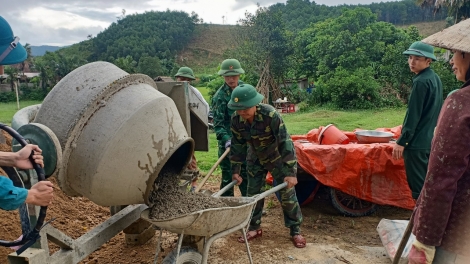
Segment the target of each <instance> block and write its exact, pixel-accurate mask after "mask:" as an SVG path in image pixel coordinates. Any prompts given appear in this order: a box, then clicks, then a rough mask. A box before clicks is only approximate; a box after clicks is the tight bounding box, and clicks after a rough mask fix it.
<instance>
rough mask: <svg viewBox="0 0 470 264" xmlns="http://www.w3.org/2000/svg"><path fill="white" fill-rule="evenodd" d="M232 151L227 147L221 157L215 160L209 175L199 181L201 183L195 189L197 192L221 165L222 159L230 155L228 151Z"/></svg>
mask: <svg viewBox="0 0 470 264" xmlns="http://www.w3.org/2000/svg"><path fill="white" fill-rule="evenodd" d="M229 152H230V148H227V149H226V150H225V152H224V153H223V154H222V156H220V158H219V159H218V160H217V161H216V162H215V164H214V166H212V168H211V169H210V171H209V172H208V173H207V175H206V176H205V177H204V179H202V181H201V183H199V185H198V186H197V187H196V189H195V190H194V192H195V193H197V192H199V191H200V190H201V188H202V186H204V184H205V183H206V181H207V179H209V177H210V176H211V175H212V173H213V172H214V171H215V169H216V168H217V166H219V164H220V163H221V162H222V160H223V159H224V158H225V157H226V156H227V155H228V153H229Z"/></svg>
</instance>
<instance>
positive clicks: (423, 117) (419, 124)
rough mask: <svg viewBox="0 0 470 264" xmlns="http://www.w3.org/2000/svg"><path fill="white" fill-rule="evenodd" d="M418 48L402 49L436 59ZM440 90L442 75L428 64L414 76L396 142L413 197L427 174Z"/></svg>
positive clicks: (440, 94)
mask: <svg viewBox="0 0 470 264" xmlns="http://www.w3.org/2000/svg"><path fill="white" fill-rule="evenodd" d="M413 45H416V43H414V44H413ZM413 45H412V46H411V47H410V49H409V50H408V51H410V50H412V52H413V51H415V49H412V47H413ZM429 47H430V46H429ZM419 50H420V52H419V53H417V54H414V53H412V52H404V54H406V55H409V54H411V55H416V56H423V55H424V57H428V58H432V59H434V60H435V57H434V55H433V54H428V53H424V54H423V53H422V52H423V51H421V50H422V49H419ZM431 52H432V47H431V50H430V53H431ZM442 93H443V90H442V82H441V79H440V78H439V76H437V74H436V73H435V72H434V71H433V70H432V69H431V68H429V67H428V68H426V69H424V70H422V71H421V72H419V73H418V74H417V75H416V76H415V77H414V78H413V87H412V90H411V94H410V98H409V101H408V109H407V111H406V116H405V120H404V122H403V126H402V131H401V136H400V138H399V139H398V140H397V144H398V145H401V146H403V147H405V149H404V151H403V159H404V161H405V170H406V177H407V180H408V185H409V186H410V189H411V193H412V195H413V198H414V199H417V198H418V196H419V194H420V193H421V189H422V187H423V184H424V179H425V178H426V173H427V169H428V160H429V155H430V152H431V141H432V138H433V135H434V128H435V127H436V124H437V118H438V117H439V113H440V111H441V107H442V103H443V95H442Z"/></svg>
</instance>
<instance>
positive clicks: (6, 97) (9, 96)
mask: <svg viewBox="0 0 470 264" xmlns="http://www.w3.org/2000/svg"><path fill="white" fill-rule="evenodd" d="M14 101H16V93H15V92H3V93H0V102H1V103H8V102H14Z"/></svg>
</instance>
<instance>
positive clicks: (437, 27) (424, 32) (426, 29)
mask: <svg viewBox="0 0 470 264" xmlns="http://www.w3.org/2000/svg"><path fill="white" fill-rule="evenodd" d="M446 24H447V22H446V21H445V20H441V21H434V22H421V23H415V24H410V25H404V26H398V27H399V28H407V27H409V26H416V27H417V28H418V30H419V34H420V35H421V36H424V37H427V36H430V35H432V34H434V33H437V32H439V31H441V30H443V29H444V28H446Z"/></svg>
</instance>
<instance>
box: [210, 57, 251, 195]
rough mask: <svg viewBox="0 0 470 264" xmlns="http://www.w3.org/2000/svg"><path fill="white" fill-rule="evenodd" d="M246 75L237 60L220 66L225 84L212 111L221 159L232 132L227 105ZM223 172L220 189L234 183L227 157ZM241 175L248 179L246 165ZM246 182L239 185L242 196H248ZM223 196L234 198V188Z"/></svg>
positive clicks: (230, 112)
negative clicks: (242, 76)
mask: <svg viewBox="0 0 470 264" xmlns="http://www.w3.org/2000/svg"><path fill="white" fill-rule="evenodd" d="M243 73H245V71H244V70H243V69H242V67H241V65H240V62H239V61H238V60H235V59H227V60H224V61H223V62H222V64H221V65H220V71H219V72H218V74H219V75H221V76H223V77H224V79H225V83H224V85H223V86H221V87H220V88H219V90H217V92H216V93H215V94H214V97H213V98H212V111H213V114H214V122H213V124H214V131H215V134H216V136H217V140H218V147H219V150H218V151H219V153H218V154H219V157H221V156H222V154H223V153H224V152H225V150H226V149H227V148H229V147H230V144H231V140H230V139H231V138H232V132H231V131H230V117H231V116H232V114H233V112H234V111H233V110H231V109H229V108H227V103H228V102H229V101H230V96H231V95H232V91H233V89H235V88H236V87H237V86H238V85H239V84H242V83H243V82H242V81H240V75H241V74H243ZM220 169H221V170H222V182H221V183H220V189H222V188H223V187H225V186H226V185H228V184H229V183H230V182H231V181H232V171H231V166H230V159H229V157H228V155H227V157H225V158H224V159H223V160H222V162H221V163H220ZM240 175H241V177H242V178H243V179H246V164H245V163H243V164H242V165H241V172H240ZM246 187H247V183H246V181H245V182H243V183H242V184H240V185H239V188H240V192H241V193H242V196H246ZM222 196H233V188H232V189H230V190H228V191H226V192H225V193H224V194H222Z"/></svg>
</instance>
